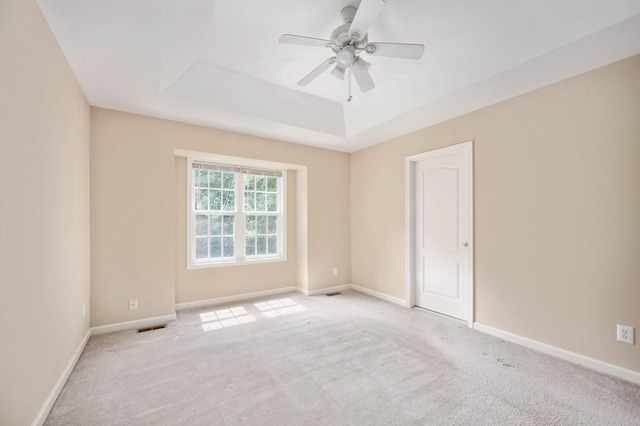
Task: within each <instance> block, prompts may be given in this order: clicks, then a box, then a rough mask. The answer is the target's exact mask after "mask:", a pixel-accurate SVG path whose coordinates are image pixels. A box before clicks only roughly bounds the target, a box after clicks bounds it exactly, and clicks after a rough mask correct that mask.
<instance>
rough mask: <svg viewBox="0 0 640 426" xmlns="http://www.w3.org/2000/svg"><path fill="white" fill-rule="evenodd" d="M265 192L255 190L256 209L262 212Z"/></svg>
mask: <svg viewBox="0 0 640 426" xmlns="http://www.w3.org/2000/svg"><path fill="white" fill-rule="evenodd" d="M265 207H266V206H265V194H264V193H262V192H256V211H257V212H263V211H265V210H266V208H265Z"/></svg>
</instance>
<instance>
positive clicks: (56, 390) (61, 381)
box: [32, 329, 91, 426]
mask: <svg viewBox="0 0 640 426" xmlns="http://www.w3.org/2000/svg"><path fill="white" fill-rule="evenodd" d="M90 337H91V329H88V330H87V333H86V334H85V335H84V337H83V338H82V341H81V342H80V344H79V345H78V348H77V349H76V351H75V352H74V353H73V356H72V357H71V359H70V360H69V362H68V363H67V366H66V367H65V369H64V370H63V371H62V374H61V375H60V377H59V378H58V381H57V382H56V384H55V386H54V387H53V389H51V392H49V396H48V397H47V399H46V400H45V402H44V404H43V405H42V407H41V408H40V411H38V414H37V415H36V418H35V419H34V420H33V423H32V426H40V425H42V424H43V423H44V421H45V420H47V416H48V415H49V412H50V411H51V408H52V407H53V404H54V403H55V402H56V399H58V395H60V392H62V388H63V387H64V385H65V383H67V379H68V378H69V376H70V375H71V372H72V371H73V369H74V367H75V366H76V363H77V362H78V359H79V358H80V355H82V351H84V347H85V346H87V342H88V341H89V338H90Z"/></svg>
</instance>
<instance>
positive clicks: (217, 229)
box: [188, 160, 285, 268]
mask: <svg viewBox="0 0 640 426" xmlns="http://www.w3.org/2000/svg"><path fill="white" fill-rule="evenodd" d="M189 175H190V176H189V179H188V185H189V212H188V213H189V222H190V223H189V236H188V245H189V249H188V262H189V267H192V268H198V267H206V266H215V265H220V264H229V263H242V262H252V261H261V260H262V261H269V260H282V259H283V258H284V252H285V247H284V228H285V225H284V209H283V204H284V203H283V199H284V197H283V192H284V190H283V188H284V182H283V180H284V178H283V176H284V175H283V172H282V171H281V170H266V169H259V168H254V167H244V166H235V165H228V164H214V163H205V162H200V161H194V160H189Z"/></svg>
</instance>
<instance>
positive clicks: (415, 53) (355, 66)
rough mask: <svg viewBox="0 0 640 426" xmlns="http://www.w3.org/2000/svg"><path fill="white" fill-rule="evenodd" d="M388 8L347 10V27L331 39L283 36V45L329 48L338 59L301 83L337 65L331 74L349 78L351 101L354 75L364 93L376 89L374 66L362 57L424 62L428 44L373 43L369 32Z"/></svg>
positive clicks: (368, 5) (377, 3) (378, 1)
mask: <svg viewBox="0 0 640 426" xmlns="http://www.w3.org/2000/svg"><path fill="white" fill-rule="evenodd" d="M383 6H384V0H362V1H361V2H360V6H359V7H358V8H356V7H354V6H347V7H345V8H344V9H342V11H341V12H340V16H341V17H342V20H343V22H344V23H343V24H342V25H340V26H339V27H338V28H336V29H335V30H333V32H332V33H331V35H330V36H329V39H328V40H326V39H320V38H314V37H305V36H300V35H293V34H283V35H282V36H280V39H279V42H280V43H285V44H297V45H304V46H313V47H328V48H330V49H331V50H333V53H334V54H335V55H334V56H332V57H330V58H328V59H327V60H325V61H324V62H322V63H321V64H320V65H319V66H318V67H316V68H315V69H314V70H313V71H311V72H310V73H309V74H307V75H306V76H305V77H303V78H302V80H300V81H299V82H298V86H306V85H308V84H309V83H311V82H312V81H313V80H315V79H316V78H318V77H319V76H320V75H321V74H322V73H323V72H325V71H326V70H327V69H329V68H330V67H331V66H332V65H334V64H335V67H334V68H333V70H332V71H331V74H332V75H334V76H335V77H337V78H339V79H340V80H344V76H345V72H348V75H349V99H348V100H351V79H350V77H351V73H353V75H354V77H355V79H356V82H357V83H358V86H359V87H360V90H361V91H362V92H367V91H369V90H371V89H373V88H374V87H375V83H374V82H373V79H372V78H371V74H369V67H370V66H371V64H370V63H368V62H367V61H365V60H364V59H363V58H361V57H360V54H361V53H362V52H366V53H367V54H369V55H371V56H384V57H389V58H402V59H420V58H422V55H423V54H424V44H409V43H379V42H369V40H368V35H367V33H368V31H369V28H370V27H371V25H373V22H374V21H375V19H376V18H377V16H378V14H379V13H380V11H381V10H382V7H383Z"/></svg>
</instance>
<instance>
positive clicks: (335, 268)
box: [333, 266, 338, 275]
mask: <svg viewBox="0 0 640 426" xmlns="http://www.w3.org/2000/svg"><path fill="white" fill-rule="evenodd" d="M333 275H338V267H337V266H334V267H333Z"/></svg>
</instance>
